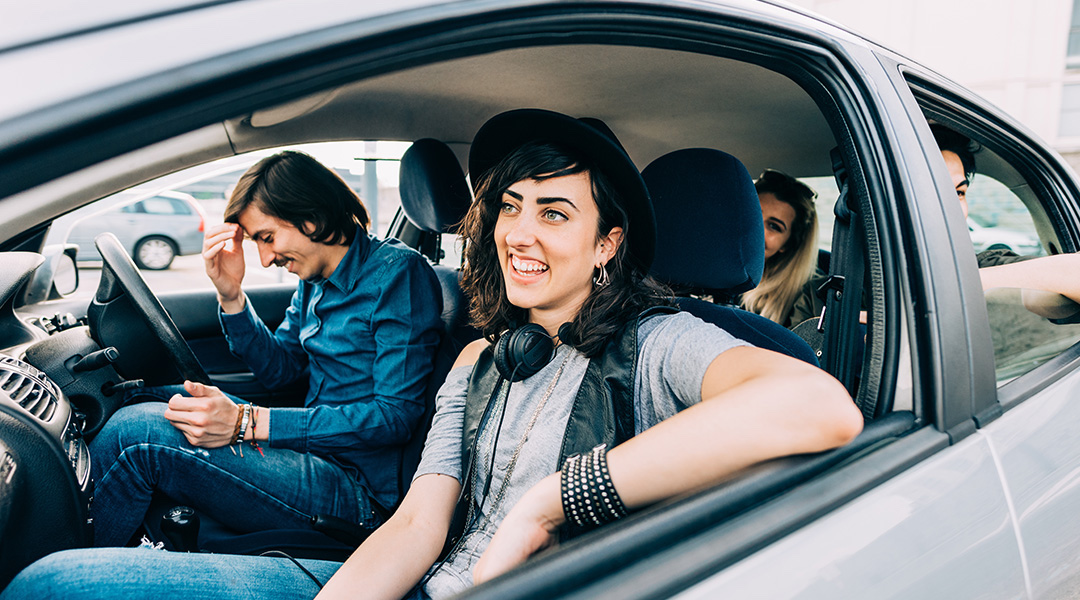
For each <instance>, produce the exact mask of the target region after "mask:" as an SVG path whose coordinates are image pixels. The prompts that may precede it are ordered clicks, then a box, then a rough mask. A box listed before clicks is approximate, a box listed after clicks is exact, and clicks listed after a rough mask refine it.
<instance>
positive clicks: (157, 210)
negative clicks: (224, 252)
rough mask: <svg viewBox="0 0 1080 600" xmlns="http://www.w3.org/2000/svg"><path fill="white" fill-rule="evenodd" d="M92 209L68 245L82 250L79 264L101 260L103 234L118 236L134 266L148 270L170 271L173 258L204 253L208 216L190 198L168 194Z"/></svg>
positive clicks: (77, 225)
mask: <svg viewBox="0 0 1080 600" xmlns="http://www.w3.org/2000/svg"><path fill="white" fill-rule="evenodd" d="M93 208H96V210H95V211H94V212H93V213H92V214H89V215H86V216H83V217H82V218H80V219H78V220H77V221H76V222H75V223H74V224H73V225H72V226H71V231H70V232H69V233H68V236H67V243H69V244H77V245H78V246H79V252H78V255H77V257H76V260H78V261H100V260H101V255H100V254H98V252H97V249H96V248H94V236H96V235H98V234H99V233H101V232H103V231H111V232H112V233H113V234H115V235H116V237H117V239H119V240H120V243H121V244H123V246H124V248H125V249H126V250H127V251H128V253H129V254H130V255H131V256H132V258H133V259H134V260H135V264H137V265H139V267H141V268H145V269H152V270H161V269H167V268H169V265H170V264H172V260H173V258H175V257H177V256H188V255H191V254H198V253H199V252H201V251H202V241H203V232H204V231H205V229H206V215H205V213H204V212H203V209H202V207H200V206H199V205H198V203H197V202H196V201H195V198H193V197H191V196H190V195H189V194H184V193H181V192H174V191H165V192H161V193H160V194H158V195H155V196H151V197H150V198H144V199H142V200H137V201H134V202H126V203H123V204H121V205H119V206H116V207H113V208H108V209H106V210H104V211H102V210H101V209H100V208H97V207H96V205H95V206H94V207H93Z"/></svg>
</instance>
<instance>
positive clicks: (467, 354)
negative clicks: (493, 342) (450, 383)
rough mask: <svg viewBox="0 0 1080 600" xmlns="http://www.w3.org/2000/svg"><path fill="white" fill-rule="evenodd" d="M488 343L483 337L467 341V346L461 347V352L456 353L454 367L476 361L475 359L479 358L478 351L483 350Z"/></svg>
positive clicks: (464, 365)
mask: <svg viewBox="0 0 1080 600" xmlns="http://www.w3.org/2000/svg"><path fill="white" fill-rule="evenodd" d="M489 345H490V344H489V343H488V341H487V340H485V339H484V338H480V339H478V340H475V341H473V342H471V343H469V345H468V346H465V347H464V348H462V350H461V353H460V354H458V357H457V360H456V361H454V368H455V369H456V368H458V367H466V366H469V365H472V364H475V363H476V359H478V358H480V353H481V352H483V351H484V349H486V348H487V347H488V346H489Z"/></svg>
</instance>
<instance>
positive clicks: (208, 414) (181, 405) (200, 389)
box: [165, 381, 250, 448]
mask: <svg viewBox="0 0 1080 600" xmlns="http://www.w3.org/2000/svg"><path fill="white" fill-rule="evenodd" d="M184 389H186V390H187V392H188V393H189V394H191V397H190V398H189V397H187V396H181V395H180V394H176V395H175V396H173V397H172V398H170V399H169V408H167V409H165V418H166V419H168V420H169V422H171V423H172V424H173V427H176V428H177V429H179V430H180V432H181V433H183V434H184V437H185V438H187V441H188V443H189V444H191V445H192V446H198V447H200V448H220V447H221V446H227V445H229V444H231V443H232V441H233V430H234V429H235V428H236V417H237V415H238V414H239V413H238V411H239V410H240V407H239V406H237V404H236V403H235V402H233V401H232V400H230V399H229V398H228V396H226V395H225V394H223V393H222V392H221V390H219V389H217V388H216V387H214V386H212V385H203V384H201V383H196V382H194V381H185V382H184ZM249 426H250V424H249Z"/></svg>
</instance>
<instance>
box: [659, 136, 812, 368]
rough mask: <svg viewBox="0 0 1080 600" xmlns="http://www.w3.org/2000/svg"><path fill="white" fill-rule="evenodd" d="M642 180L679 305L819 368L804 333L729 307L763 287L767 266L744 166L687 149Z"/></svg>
mask: <svg viewBox="0 0 1080 600" xmlns="http://www.w3.org/2000/svg"><path fill="white" fill-rule="evenodd" d="M641 176H642V178H643V179H644V180H645V185H646V186H647V187H648V188H649V194H650V195H651V196H652V200H653V207H654V211H655V213H656V258H655V259H654V261H653V266H652V271H651V273H652V275H653V276H654V277H655V278H657V279H658V280H660V281H662V282H664V283H666V284H668V285H670V286H671V287H672V288H674V289H675V290H676V293H678V294H680V297H679V298H678V299H677V302H678V305H679V308H681V309H682V310H684V311H686V312H689V313H691V314H693V315H694V316H696V317H698V318H700V319H702V320H703V321H706V322H709V323H713V324H715V325H717V326H719V327H720V328H722V329H724V330H726V331H727V332H728V333H730V334H732V335H734V336H735V337H737V338H740V339H743V340H746V341H748V342H750V343H751V344H754V345H755V346H757V347H759V348H766V349H769V350H774V351H777V352H780V353H782V354H787V355H788V356H792V357H795V358H798V359H800V360H803V361H805V362H808V363H810V364H812V365H814V366H819V365H818V360H817V356H816V355H815V353H814V351H813V350H812V349H811V348H810V346H809V345H807V344H806V342H804V341H803V340H802V339H800V338H799V336H797V335H795V334H794V333H792V332H791V331H789V330H788V329H787V328H785V327H783V326H782V325H779V324H777V323H774V322H773V321H770V320H769V319H766V318H765V317H762V316H760V315H757V314H755V313H753V312H750V311H748V310H744V309H742V308H739V307H737V306H734V305H733V304H731V302H732V301H733V299H734V298H736V297H737V296H738V294H741V293H743V292H745V291H747V290H750V289H753V288H754V287H755V286H757V284H758V282H759V281H761V273H762V270H763V269H764V266H765V234H764V227H763V226H762V218H761V204H760V202H759V201H758V196H757V191H756V190H755V189H754V182H753V180H752V179H751V178H750V173H749V172H747V170H746V167H744V166H743V164H742V163H741V162H740V161H739V160H738V159H737V158H735V157H734V156H732V155H730V154H728V153H726V152H721V151H720V150H714V149H710V148H687V149H683V150H676V151H674V152H671V153H668V154H665V155H664V156H661V157H660V158H657V159H656V160H654V161H653V162H652V163H650V164H649V166H647V167H645V169H644V170H643V171H642V172H641ZM691 294H709V295H712V296H713V298H714V300H715V301H719V302H724V303H725V304H720V303H714V302H707V301H704V300H700V299H697V298H692V297H689V296H690V295H691Z"/></svg>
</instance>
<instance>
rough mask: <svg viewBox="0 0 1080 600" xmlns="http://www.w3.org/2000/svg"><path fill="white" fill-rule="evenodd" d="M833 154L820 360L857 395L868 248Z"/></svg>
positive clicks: (855, 203)
mask: <svg viewBox="0 0 1080 600" xmlns="http://www.w3.org/2000/svg"><path fill="white" fill-rule="evenodd" d="M829 156H830V157H831V158H832V168H833V175H834V177H835V178H836V184H837V187H839V188H840V196H839V198H837V199H836V205H835V206H834V207H833V214H834V215H835V216H836V222H835V224H834V225H833V237H832V259H831V261H830V263H829V278H828V279H827V280H826V281H825V283H824V284H822V285H821V287H820V288H818V293H819V294H823V295H824V297H823V300H824V301H825V309H824V311H823V313H822V318H821V323H820V325H819V326H820V327H821V328H822V330H823V333H824V337H825V339H824V345H823V352H822V357H821V358H822V360H821V364H822V366H823V367H824V368H825V370H826V371H828V372H829V373H832V374H833V376H835V377H836V378H837V379H839V380H840V382H841V383H842V384H844V387H845V388H847V390H848V392H849V393H850V394H852V396H854V395H855V391H856V390H855V383H856V380H855V378H856V374H857V372H858V370H859V367H861V365H857V364H854V361H853V358H854V356H855V353H856V349H857V345H858V344H861V343H862V340H861V339H859V337H860V335H859V333H860V328H859V311H860V310H861V308H862V290H863V280H864V272H865V264H866V251H865V248H864V246H863V243H864V240H865V236H864V235H862V227H863V223H862V219H860V218H859V202H858V199H857V198H855V197H854V195H853V194H852V193H851V188H850V186H849V182H848V172H847V168H846V167H845V166H844V161H843V158H842V157H841V156H840V149H839V148H833V149H832V151H831V152H830V153H829ZM861 408H862V410H863V416H864V417H866V418H871V417H872V416H873V410H874V407H872V406H871V407H869V410H870V414H869V415H867V414H866V411H867V409H868V407H865V406H863V407H861Z"/></svg>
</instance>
